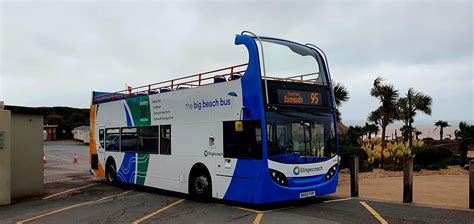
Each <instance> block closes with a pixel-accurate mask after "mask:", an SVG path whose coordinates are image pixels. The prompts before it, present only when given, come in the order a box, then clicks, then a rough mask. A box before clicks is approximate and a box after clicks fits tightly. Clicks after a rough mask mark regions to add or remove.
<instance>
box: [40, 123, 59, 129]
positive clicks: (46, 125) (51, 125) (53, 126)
mask: <svg viewBox="0 0 474 224" xmlns="http://www.w3.org/2000/svg"><path fill="white" fill-rule="evenodd" d="M57 127H58V126H57V125H54V124H45V125H43V128H57Z"/></svg>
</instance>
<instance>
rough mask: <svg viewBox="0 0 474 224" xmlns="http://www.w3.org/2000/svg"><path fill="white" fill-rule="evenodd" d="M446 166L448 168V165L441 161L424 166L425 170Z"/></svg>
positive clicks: (444, 167)
mask: <svg viewBox="0 0 474 224" xmlns="http://www.w3.org/2000/svg"><path fill="white" fill-rule="evenodd" d="M446 168H448V166H447V165H446V163H443V162H439V163H433V164H429V165H427V166H426V169H427V170H440V169H446Z"/></svg>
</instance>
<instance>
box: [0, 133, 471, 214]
mask: <svg viewBox="0 0 474 224" xmlns="http://www.w3.org/2000/svg"><path fill="white" fill-rule="evenodd" d="M74 153H77V156H78V158H79V163H72V157H73V156H74ZM45 155H46V159H47V163H46V164H45V194H44V195H43V196H41V197H37V198H30V199H24V200H20V201H16V202H14V203H13V204H12V205H9V206H0V223H158V222H159V223H414V222H416V223H420V222H421V223H474V212H472V211H469V210H454V209H442V208H433V207H423V206H417V205H412V204H401V203H387V202H382V201H373V200H366V199H363V198H352V199H351V198H336V197H331V196H327V197H322V198H313V199H310V200H305V201H295V202H287V203H283V204H274V205H267V206H259V207H255V206H251V205H243V204H236V203H231V202H226V201H220V200H215V201H211V202H198V201H195V200H192V199H191V198H189V197H188V196H187V195H183V194H176V193H172V192H167V191H162V190H157V189H151V188H145V187H137V186H130V185H117V186H112V185H108V184H106V183H105V181H104V180H101V179H97V178H94V177H91V176H89V173H88V164H87V162H88V160H87V158H88V146H84V145H81V144H80V143H76V142H56V143H46V144H45Z"/></svg>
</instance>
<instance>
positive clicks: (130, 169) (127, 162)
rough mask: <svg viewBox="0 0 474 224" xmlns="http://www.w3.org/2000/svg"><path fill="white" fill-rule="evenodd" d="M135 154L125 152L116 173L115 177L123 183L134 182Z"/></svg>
mask: <svg viewBox="0 0 474 224" xmlns="http://www.w3.org/2000/svg"><path fill="white" fill-rule="evenodd" d="M135 168H136V154H135V153H133V152H126V153H125V157H124V158H123V161H122V165H121V166H120V169H119V171H118V173H117V179H118V180H119V181H122V182H125V183H131V184H133V183H135V175H136V172H135Z"/></svg>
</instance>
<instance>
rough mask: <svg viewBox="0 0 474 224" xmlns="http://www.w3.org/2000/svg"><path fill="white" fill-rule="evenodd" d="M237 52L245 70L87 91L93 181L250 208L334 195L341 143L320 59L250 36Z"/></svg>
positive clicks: (309, 51) (309, 50)
mask: <svg viewBox="0 0 474 224" xmlns="http://www.w3.org/2000/svg"><path fill="white" fill-rule="evenodd" d="M235 44H236V45H243V46H245V47H246V49H247V51H248V63H246V64H240V65H236V66H231V67H227V68H223V69H218V70H214V71H210V72H204V73H199V74H195V75H191V76H186V77H181V78H176V79H173V80H167V81H163V82H159V83H153V84H149V85H144V86H140V87H136V88H131V87H129V88H128V89H127V90H123V91H119V92H113V93H108V92H93V94H92V105H91V110H90V124H91V131H90V166H91V172H92V173H93V174H94V175H97V176H101V177H105V178H106V180H107V181H109V182H116V181H119V182H126V183H131V184H138V185H145V186H149V187H155V188H160V189H165V190H170V191H176V192H182V193H189V194H191V195H193V196H195V197H198V198H218V199H224V200H231V201H239V202H244V203H255V204H262V203H272V202H279V201H286V200H294V199H300V198H308V197H315V196H319V195H325V194H330V193H334V192H335V191H336V186H337V182H338V143H337V133H336V132H337V129H336V123H335V121H336V120H335V113H334V111H335V110H334V94H333V91H332V87H331V77H330V75H329V69H328V65H327V61H326V57H325V55H324V53H323V52H322V51H321V49H319V48H318V47H316V46H314V45H311V44H299V43H295V42H292V41H287V40H282V39H277V38H271V37H262V36H257V35H255V34H253V33H251V32H247V31H244V32H242V33H241V34H239V35H236V37H235Z"/></svg>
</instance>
